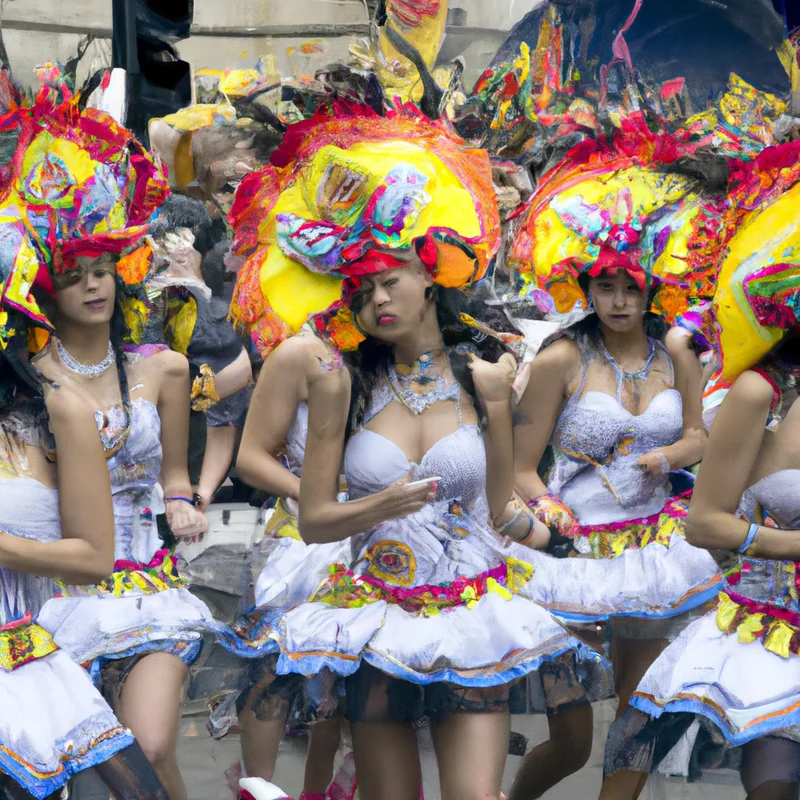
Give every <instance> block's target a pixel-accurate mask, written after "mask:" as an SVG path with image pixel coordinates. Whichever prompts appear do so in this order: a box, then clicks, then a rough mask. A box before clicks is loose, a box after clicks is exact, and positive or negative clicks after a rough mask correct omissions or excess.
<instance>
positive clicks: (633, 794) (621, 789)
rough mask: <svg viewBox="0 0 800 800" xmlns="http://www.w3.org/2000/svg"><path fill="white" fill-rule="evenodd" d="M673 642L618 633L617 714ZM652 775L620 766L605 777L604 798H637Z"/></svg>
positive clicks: (615, 653)
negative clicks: (623, 637)
mask: <svg viewBox="0 0 800 800" xmlns="http://www.w3.org/2000/svg"><path fill="white" fill-rule="evenodd" d="M668 644H669V642H668V641H667V640H666V639H622V638H620V637H615V638H614V640H613V647H612V661H613V663H614V672H615V678H616V689H617V698H618V699H619V705H618V706H617V715H616V718H617V719H619V718H620V717H621V716H622V715H623V714H624V713H625V711H626V710H627V708H628V703H629V702H630V699H631V696H632V695H633V693H634V692H635V691H636V687H637V686H638V685H639V683H640V681H641V680H642V678H643V677H644V674H645V672H647V670H648V669H650V665H651V664H652V663H653V662H654V661H655V660H656V659H657V658H658V657H659V656H660V655H661V653H662V652H663V651H664V649H665V648H666V646H667V645H668ZM648 777H649V775H648V774H647V773H644V772H631V771H628V770H620V771H619V772H615V773H614V774H613V775H609V776H608V777H606V778H604V779H603V789H602V791H601V792H600V798H601V800H636V798H637V797H639V795H640V794H641V793H642V791H643V790H644V787H645V784H646V783H647V779H648Z"/></svg>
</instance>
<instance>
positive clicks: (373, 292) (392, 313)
mask: <svg viewBox="0 0 800 800" xmlns="http://www.w3.org/2000/svg"><path fill="white" fill-rule="evenodd" d="M392 255H393V256H394V257H395V258H397V260H400V261H402V262H403V264H404V266H401V267H393V268H391V269H386V270H383V271H382V272H376V273H374V274H372V275H368V276H365V277H363V278H361V283H360V286H359V288H358V290H357V291H356V293H355V295H354V298H353V301H352V304H351V305H352V308H353V310H354V312H355V314H356V317H357V319H358V323H359V325H360V327H361V329H362V330H363V331H364V333H366V334H367V335H369V336H374V337H375V338H376V339H379V340H380V341H382V342H385V343H387V344H397V343H398V342H400V341H402V340H403V339H405V338H407V337H408V336H409V335H413V334H414V333H416V332H417V331H419V328H420V326H421V325H422V323H423V321H424V320H425V318H426V315H427V314H428V313H430V309H431V308H433V309H434V313H435V300H434V299H433V293H432V292H431V291H429V290H430V289H431V287H432V286H433V279H432V278H431V276H430V274H429V273H428V270H427V269H426V268H425V265H424V264H423V263H422V261H421V260H420V258H419V256H418V255H417V254H416V253H415V252H413V251H402V252H399V251H393V253H392Z"/></svg>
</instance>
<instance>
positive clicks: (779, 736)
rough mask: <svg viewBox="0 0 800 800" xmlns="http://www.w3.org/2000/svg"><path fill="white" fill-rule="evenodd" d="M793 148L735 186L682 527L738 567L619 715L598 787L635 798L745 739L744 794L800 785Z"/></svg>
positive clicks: (779, 792) (790, 790) (794, 793)
mask: <svg viewBox="0 0 800 800" xmlns="http://www.w3.org/2000/svg"><path fill="white" fill-rule="evenodd" d="M798 154H800V148H798V146H797V144H796V143H792V144H789V145H782V146H781V147H777V148H771V149H770V150H766V151H765V152H764V154H763V155H762V156H759V158H757V159H756V161H755V162H754V164H753V165H752V167H751V169H750V172H749V176H748V177H747V178H746V179H745V180H744V181H743V183H742V184H741V186H739V187H737V189H736V190H735V191H734V192H733V193H732V194H731V197H730V200H731V203H730V207H731V209H732V211H731V218H734V217H736V215H737V214H738V209H737V206H738V205H739V203H740V202H742V201H746V202H747V204H748V212H747V213H746V214H745V215H744V218H743V219H737V220H736V231H737V232H736V233H735V235H734V236H733V238H732V239H731V240H730V243H729V247H728V249H727V256H726V258H725V261H724V263H723V265H722V269H721V272H720V279H719V287H718V289H717V295H716V297H715V298H714V305H713V312H714V327H715V330H716V331H717V332H718V339H717V348H718V353H719V360H718V366H719V369H718V371H717V372H716V374H715V375H714V376H713V377H712V380H711V386H712V392H714V391H721V392H727V394H726V395H725V399H724V401H723V402H722V405H721V406H720V407H719V411H718V413H717V416H716V418H715V420H714V424H713V427H712V429H711V434H710V439H709V446H708V452H707V453H706V456H705V458H704V460H703V468H702V470H701V471H700V475H699V477H698V480H697V485H696V489H695V492H694V495H693V497H692V503H691V507H690V510H689V519H688V524H687V536H688V537H689V538H690V539H691V541H692V542H694V543H695V544H696V545H698V546H701V547H706V548H709V549H712V550H713V551H715V553H718V557H719V558H720V560H721V562H722V563H723V564H724V565H725V566H726V567H728V568H730V569H731V571H730V572H729V573H728V578H727V584H726V586H725V589H724V590H723V591H722V592H721V594H720V598H719V606H718V608H717V609H715V610H714V611H712V612H710V613H709V614H707V615H706V616H704V617H703V618H702V619H699V620H697V621H696V622H694V623H693V624H692V625H691V626H690V627H688V628H687V629H686V630H685V631H684V632H683V634H682V635H681V636H680V638H678V639H677V640H676V641H675V642H674V643H673V644H672V645H671V646H670V647H669V648H668V649H667V650H666V651H665V652H664V654H663V655H662V656H661V657H660V658H659V659H658V660H657V661H656V662H655V663H654V664H653V665H652V667H651V668H650V669H649V670H648V672H647V674H646V675H645V676H644V679H643V680H642V681H641V683H640V684H639V686H638V688H637V689H636V692H635V693H634V695H633V697H632V698H631V706H632V708H630V709H629V710H628V711H627V712H626V714H625V715H624V716H623V717H621V718H620V719H619V720H618V721H617V722H616V723H615V724H614V725H613V726H612V729H611V732H610V733H609V740H608V745H607V749H606V773H607V775H608V777H607V779H606V782H605V785H604V791H603V794H602V797H603V798H604V800H605V799H606V798H608V800H617V798H633V797H634V796H635V790H636V787H637V785H638V784H639V781H640V778H641V774H642V773H647V772H649V771H651V770H652V769H656V768H658V767H659V766H661V765H662V763H663V762H664V761H665V760H667V759H669V763H670V770H669V771H670V772H673V773H678V774H684V775H688V774H689V773H690V763H691V768H692V769H691V771H693V772H696V771H697V768H698V767H699V768H700V769H702V768H703V767H714V766H718V765H720V764H721V763H723V757H725V762H726V763H734V764H735V761H733V760H732V759H731V755H733V754H734V753H736V754H737V755H739V754H740V755H741V777H742V783H743V785H744V788H745V790H746V791H747V793H748V794H747V796H748V798H749V800H765V799H767V798H769V800H783V798H797V797H798V794H799V793H800V744H799V742H800V737H798V733H797V725H798V723H800V715H799V714H798V711H797V709H798V703H799V702H800V698H799V697H798V689H797V687H798V675H799V674H800V673H799V672H798V664H799V663H800V662H798V656H797V652H798V647H797V641H798V638H799V637H798V633H797V631H798V623H800V617H798V603H797V586H796V580H795V573H796V570H797V565H796V562H795V559H797V558H798V547H797V532H796V531H795V530H793V529H794V528H797V527H798V522H799V521H800V507H799V506H798V501H797V497H798V493H797V489H798V486H799V485H800V484H799V483H798V476H799V475H800V472H799V471H798V468H800V449H798V445H797V442H798V432H800V406H799V405H798V403H797V402H791V403H790V404H789V403H785V402H784V400H785V399H786V396H787V394H789V392H787V388H788V384H790V383H792V380H791V378H793V377H794V376H795V375H796V374H797V370H798V367H797V365H798V362H800V358H798V353H797V338H796V334H797V328H796V316H795V310H794V309H796V308H797V303H798V296H800V236H799V235H798V233H797V225H796V217H795V209H796V203H797V197H798V192H800V182H798V179H800V168H798ZM765 242H766V243H767V244H766V245H765V244H764V243H765ZM771 348H772V353H771V355H770V357H769V358H767V359H766V361H763V362H762V363H761V364H759V365H758V366H757V367H755V365H756V364H758V363H759V361H760V360H761V359H762V358H764V356H765V354H766V353H767V352H768V351H769V350H770V349H771ZM742 372H743V374H741V373H742ZM728 387H730V388H728ZM787 405H790V407H789V408H788V409H787ZM779 417H783V419H782V421H781V422H780V424H779V425H778V426H777V428H776V426H775V424H774V423H775V421H776V418H779ZM737 562H738V564H737ZM754 676H757V677H754ZM696 720H697V721H699V731H698V726H697V725H694V726H692V723H694V722H695V721H696ZM690 727H691V728H692V733H691V735H690V736H687V737H686V738H685V739H683V741H681V740H682V737H683V735H684V734H685V733H686V732H687V731H688V730H689V729H690ZM679 742H681V748H680V751H678V750H677V749H676V745H677V744H678V743H679ZM739 747H741V750H740V751H736V750H734V748H739Z"/></svg>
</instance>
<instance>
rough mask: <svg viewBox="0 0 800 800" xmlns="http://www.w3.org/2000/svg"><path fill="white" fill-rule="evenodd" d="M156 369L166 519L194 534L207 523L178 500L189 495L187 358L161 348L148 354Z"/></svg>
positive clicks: (180, 532)
mask: <svg viewBox="0 0 800 800" xmlns="http://www.w3.org/2000/svg"><path fill="white" fill-rule="evenodd" d="M150 360H151V361H152V364H151V365H149V366H150V367H151V368H152V369H157V370H158V375H159V391H158V416H159V418H160V419H161V448H162V450H163V458H162V461H161V482H162V486H163V488H164V496H165V498H167V501H166V508H167V521H168V522H169V526H170V528H171V529H172V532H173V533H174V534H175V535H176V536H178V537H181V538H183V537H194V536H197V535H198V534H201V533H203V532H205V530H206V529H207V527H208V523H207V522H206V519H205V515H204V514H203V513H202V512H201V511H198V510H197V509H196V508H194V507H193V506H191V505H189V504H188V503H186V502H184V501H182V500H169V498H170V497H189V498H191V497H192V484H191V481H190V480H189V397H190V380H189V362H188V361H187V360H186V357H185V356H182V355H181V354H180V353H176V352H174V351H172V350H165V351H163V352H160V353H157V354H156V355H154V356H151V357H150Z"/></svg>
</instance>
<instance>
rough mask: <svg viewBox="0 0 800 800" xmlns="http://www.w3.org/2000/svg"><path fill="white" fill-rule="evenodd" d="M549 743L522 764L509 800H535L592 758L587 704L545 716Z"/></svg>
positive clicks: (591, 716)
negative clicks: (548, 729)
mask: <svg viewBox="0 0 800 800" xmlns="http://www.w3.org/2000/svg"><path fill="white" fill-rule="evenodd" d="M547 724H548V727H549V728H550V739H549V740H548V741H546V742H542V743H541V744H540V745H538V746H537V747H535V748H534V749H533V750H531V752H530V753H528V755H526V756H525V758H524V759H523V761H522V765H521V766H520V768H519V772H518V773H517V777H516V778H515V779H514V786H513V788H512V789H511V794H510V795H509V800H534V798H537V797H541V796H542V795H543V794H544V793H545V792H546V791H547V790H548V789H552V788H553V786H555V785H556V784H558V783H559V782H560V781H562V780H564V778H567V777H569V776H570V775H572V774H573V773H575V772H577V771H578V770H579V769H582V768H583V767H584V766H586V762H587V761H588V760H589V756H590V755H591V754H592V725H593V714H592V707H591V705H589V703H585V704H583V705H579V706H575V707H573V708H570V709H568V710H567V711H564V712H562V713H560V714H548V715H547Z"/></svg>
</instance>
